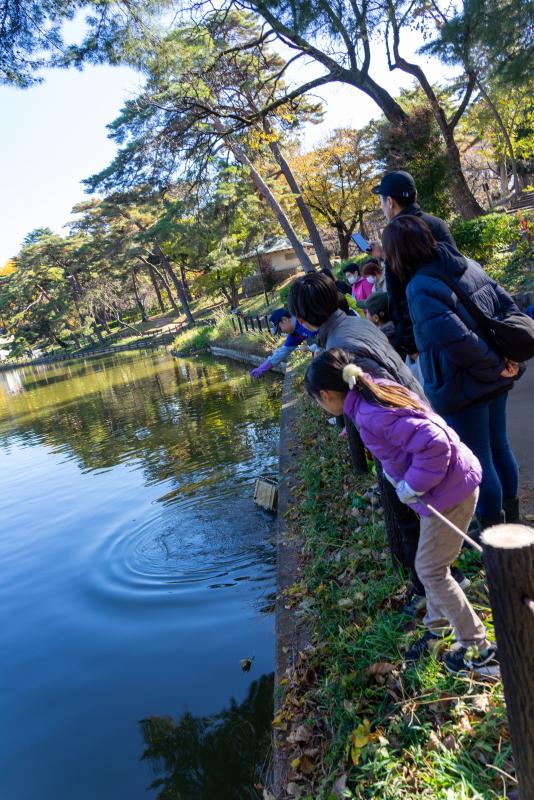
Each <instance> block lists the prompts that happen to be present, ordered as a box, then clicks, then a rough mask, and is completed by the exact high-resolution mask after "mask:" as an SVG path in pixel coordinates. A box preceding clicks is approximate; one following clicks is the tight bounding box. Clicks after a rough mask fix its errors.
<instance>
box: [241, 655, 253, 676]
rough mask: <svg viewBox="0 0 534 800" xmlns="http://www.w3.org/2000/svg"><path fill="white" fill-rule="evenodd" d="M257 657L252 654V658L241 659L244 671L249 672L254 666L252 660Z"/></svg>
mask: <svg viewBox="0 0 534 800" xmlns="http://www.w3.org/2000/svg"><path fill="white" fill-rule="evenodd" d="M255 658H256V656H252V658H242V659H241V661H240V662H239V663H240V664H241V669H242V670H243V672H248V671H249V670H250V668H251V666H252V662H253V661H254V659H255Z"/></svg>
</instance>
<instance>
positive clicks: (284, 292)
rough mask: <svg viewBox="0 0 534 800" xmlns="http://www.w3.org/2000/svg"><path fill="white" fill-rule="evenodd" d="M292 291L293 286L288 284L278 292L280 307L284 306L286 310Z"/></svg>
mask: <svg viewBox="0 0 534 800" xmlns="http://www.w3.org/2000/svg"><path fill="white" fill-rule="evenodd" d="M290 289H291V284H290V283H288V284H287V285H286V286H282V288H281V289H280V291H279V292H278V297H279V298H280V306H281V307H282V306H284V308H285V307H286V306H287V301H288V298H289V291H290Z"/></svg>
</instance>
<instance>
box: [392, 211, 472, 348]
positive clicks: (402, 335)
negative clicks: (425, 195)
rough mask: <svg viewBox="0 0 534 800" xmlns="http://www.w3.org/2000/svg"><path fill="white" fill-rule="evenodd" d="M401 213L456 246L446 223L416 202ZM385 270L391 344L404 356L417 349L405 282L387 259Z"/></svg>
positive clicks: (435, 237) (436, 237)
mask: <svg viewBox="0 0 534 800" xmlns="http://www.w3.org/2000/svg"><path fill="white" fill-rule="evenodd" d="M402 214H410V215H411V216H413V217H419V218H420V219H422V220H423V222H426V224H427V225H428V227H429V228H430V230H431V232H432V236H433V237H434V239H435V240H436V242H445V243H446V244H450V245H452V246H453V247H456V245H455V242H454V239H453V238H452V233H451V232H450V229H449V226H448V225H447V223H446V222H444V221H443V220H442V219H440V218H439V217H434V216H432V214H426V213H425V212H424V211H421V209H420V207H419V206H418V205H417V203H413V205H411V206H407V207H406V208H403V209H402V211H401V212H400V213H399V214H398V215H397V216H399V217H400V216H401V215H402ZM385 270H386V287H387V292H388V300H389V315H390V317H391V319H392V320H393V322H394V323H395V336H394V338H393V345H394V347H395V349H396V350H397V351H398V352H399V353H400V354H401V356H402V357H403V358H404V357H405V356H406V355H407V354H411V353H415V352H416V351H417V347H416V344H415V338H414V334H413V325H412V320H411V319H410V312H409V310H408V302H407V300H406V284H405V283H403V282H402V281H401V280H400V279H399V278H397V276H396V275H394V274H393V272H392V270H391V267H390V266H389V265H388V263H387V261H386V266H385Z"/></svg>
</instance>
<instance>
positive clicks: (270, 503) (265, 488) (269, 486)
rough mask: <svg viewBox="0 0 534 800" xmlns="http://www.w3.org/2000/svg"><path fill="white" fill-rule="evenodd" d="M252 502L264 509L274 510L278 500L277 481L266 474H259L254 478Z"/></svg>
mask: <svg viewBox="0 0 534 800" xmlns="http://www.w3.org/2000/svg"><path fill="white" fill-rule="evenodd" d="M254 502H255V503H256V505H257V506H261V507H262V508H264V509H265V510H266V511H276V504H277V502H278V483H277V481H275V480H274V479H273V478H270V477H269V476H268V475H261V476H260V477H259V478H257V479H256V486H255V487H254Z"/></svg>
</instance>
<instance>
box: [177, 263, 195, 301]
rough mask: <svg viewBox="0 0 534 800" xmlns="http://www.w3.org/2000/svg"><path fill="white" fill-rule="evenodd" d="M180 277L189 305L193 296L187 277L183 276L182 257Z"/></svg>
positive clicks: (183, 265)
mask: <svg viewBox="0 0 534 800" xmlns="http://www.w3.org/2000/svg"><path fill="white" fill-rule="evenodd" d="M180 277H181V279H182V285H183V287H184V292H185V296H186V297H187V302H188V303H190V302H191V300H192V299H193V296H192V294H191V290H190V288H189V284H188V282H187V275H186V274H185V264H184V257H182V259H181V261H180Z"/></svg>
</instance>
